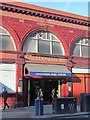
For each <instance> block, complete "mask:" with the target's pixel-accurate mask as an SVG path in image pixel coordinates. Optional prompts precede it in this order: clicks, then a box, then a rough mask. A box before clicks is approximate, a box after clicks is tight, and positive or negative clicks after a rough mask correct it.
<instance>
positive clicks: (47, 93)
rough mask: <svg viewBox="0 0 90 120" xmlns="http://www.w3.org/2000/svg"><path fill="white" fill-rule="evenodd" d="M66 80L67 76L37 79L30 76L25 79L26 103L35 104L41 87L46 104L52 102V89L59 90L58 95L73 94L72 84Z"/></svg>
mask: <svg viewBox="0 0 90 120" xmlns="http://www.w3.org/2000/svg"><path fill="white" fill-rule="evenodd" d="M65 81H66V78H63V79H62V78H60V79H49V78H43V79H37V78H32V79H31V78H28V79H25V81H24V99H25V105H26V106H27V105H28V106H29V105H34V102H35V99H37V94H38V91H39V89H40V88H41V89H42V91H43V98H44V104H51V102H52V96H51V94H52V90H53V89H55V90H56V92H57V91H58V97H65V96H69V95H70V96H71V84H69V83H70V82H69V81H67V82H65Z"/></svg>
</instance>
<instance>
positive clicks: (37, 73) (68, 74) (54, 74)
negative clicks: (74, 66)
mask: <svg viewBox="0 0 90 120" xmlns="http://www.w3.org/2000/svg"><path fill="white" fill-rule="evenodd" d="M29 74H30V76H68V77H71V75H72V74H71V73H52V72H30V73H29Z"/></svg>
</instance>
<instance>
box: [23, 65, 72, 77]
mask: <svg viewBox="0 0 90 120" xmlns="http://www.w3.org/2000/svg"><path fill="white" fill-rule="evenodd" d="M25 66H26V67H27V69H28V71H29V75H30V76H69V77H70V76H71V72H70V71H69V70H68V69H67V67H66V66H62V65H47V64H26V65H25Z"/></svg>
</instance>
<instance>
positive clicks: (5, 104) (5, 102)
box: [4, 99, 9, 109]
mask: <svg viewBox="0 0 90 120" xmlns="http://www.w3.org/2000/svg"><path fill="white" fill-rule="evenodd" d="M6 106H7V107H8V108H9V105H8V104H7V100H5V99H4V109H5V108H6Z"/></svg>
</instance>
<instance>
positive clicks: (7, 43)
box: [0, 35, 14, 50]
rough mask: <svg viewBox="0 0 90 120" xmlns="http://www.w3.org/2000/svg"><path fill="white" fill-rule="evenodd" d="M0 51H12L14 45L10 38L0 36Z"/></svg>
mask: <svg viewBox="0 0 90 120" xmlns="http://www.w3.org/2000/svg"><path fill="white" fill-rule="evenodd" d="M0 43H1V44H0V50H14V44H13V41H12V40H11V38H10V36H4V35H2V36H1V35H0Z"/></svg>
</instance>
